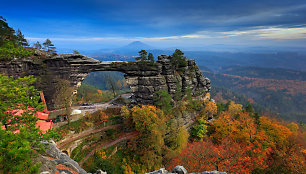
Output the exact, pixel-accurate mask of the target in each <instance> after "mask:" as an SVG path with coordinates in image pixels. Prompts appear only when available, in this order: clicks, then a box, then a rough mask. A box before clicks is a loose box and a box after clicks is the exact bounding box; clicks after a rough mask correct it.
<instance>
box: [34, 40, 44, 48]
mask: <svg viewBox="0 0 306 174" xmlns="http://www.w3.org/2000/svg"><path fill="white" fill-rule="evenodd" d="M33 47H34V48H36V49H37V50H40V49H41V48H42V46H41V44H40V42H39V41H37V42H36V43H34V44H33Z"/></svg>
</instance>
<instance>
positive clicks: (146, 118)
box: [131, 105, 163, 132]
mask: <svg viewBox="0 0 306 174" xmlns="http://www.w3.org/2000/svg"><path fill="white" fill-rule="evenodd" d="M131 111H132V117H133V121H134V123H135V127H136V130H138V131H141V132H144V131H145V132H146V131H149V132H151V131H152V129H153V128H154V126H155V125H156V124H158V123H160V121H162V119H163V112H162V111H161V110H160V109H158V108H156V107H155V106H151V105H141V106H134V107H133V108H132V110H131Z"/></svg>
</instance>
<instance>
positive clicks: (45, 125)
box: [36, 121, 53, 133]
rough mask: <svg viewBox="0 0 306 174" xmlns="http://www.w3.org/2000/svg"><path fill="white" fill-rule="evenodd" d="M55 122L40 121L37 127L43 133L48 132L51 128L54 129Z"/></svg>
mask: <svg viewBox="0 0 306 174" xmlns="http://www.w3.org/2000/svg"><path fill="white" fill-rule="evenodd" d="M52 126H53V122H44V121H38V122H37V124H36V128H39V129H40V130H41V131H42V133H46V132H47V131H48V130H49V129H52Z"/></svg>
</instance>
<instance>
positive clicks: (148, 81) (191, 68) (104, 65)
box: [0, 54, 210, 110]
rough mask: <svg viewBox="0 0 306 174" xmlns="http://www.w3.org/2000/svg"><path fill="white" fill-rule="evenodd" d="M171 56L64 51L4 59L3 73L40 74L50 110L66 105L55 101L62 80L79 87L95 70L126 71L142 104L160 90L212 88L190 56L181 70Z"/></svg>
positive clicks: (0, 66)
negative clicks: (142, 58)
mask: <svg viewBox="0 0 306 174" xmlns="http://www.w3.org/2000/svg"><path fill="white" fill-rule="evenodd" d="M170 60H171V56H167V55H161V56H158V61H157V62H156V63H151V62H105V61H98V60H95V59H93V58H90V57H86V56H84V55H80V54H62V55H57V56H54V57H51V58H46V59H43V60H40V61H34V60H13V61H10V62H0V73H1V74H3V75H9V76H26V75H34V76H35V77H37V78H38V82H37V87H38V88H39V89H40V90H42V91H43V92H44V94H45V98H46V101H47V106H48V109H49V110H53V109H57V108H60V107H62V106H60V105H58V104H57V103H56V101H55V98H56V95H57V93H56V87H57V85H58V81H59V80H66V81H68V82H69V86H70V87H73V88H74V90H75V91H76V89H77V88H78V87H79V86H80V85H81V82H82V81H83V80H84V79H85V77H86V76H87V75H88V74H89V73H90V72H94V71H119V72H123V73H125V78H126V80H127V84H128V85H129V86H130V88H131V91H132V93H133V94H134V95H133V96H134V99H135V101H136V103H138V104H152V103H153V96H154V93H155V92H156V91H159V90H166V91H168V92H169V93H170V94H171V95H174V94H175V92H176V91H177V90H181V91H182V92H183V93H184V92H185V91H186V90H187V88H191V89H192V92H193V94H194V95H196V94H205V93H207V92H209V91H210V80H209V79H208V78H205V77H204V76H203V75H202V73H201V71H200V70H199V68H198V67H197V66H196V63H195V61H194V60H187V66H186V67H183V69H184V71H181V72H178V71H177V70H176V69H175V68H174V67H173V66H172V65H171V63H170ZM178 86H179V87H180V88H178Z"/></svg>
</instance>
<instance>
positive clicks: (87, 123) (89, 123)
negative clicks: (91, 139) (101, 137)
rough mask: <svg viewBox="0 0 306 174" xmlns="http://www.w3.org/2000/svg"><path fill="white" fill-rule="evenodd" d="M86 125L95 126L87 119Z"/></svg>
mask: <svg viewBox="0 0 306 174" xmlns="http://www.w3.org/2000/svg"><path fill="white" fill-rule="evenodd" d="M85 125H86V126H88V127H93V126H94V124H93V123H92V122H87V121H86V122H85Z"/></svg>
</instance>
